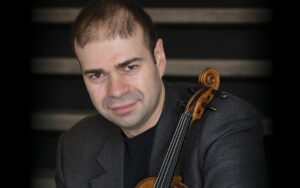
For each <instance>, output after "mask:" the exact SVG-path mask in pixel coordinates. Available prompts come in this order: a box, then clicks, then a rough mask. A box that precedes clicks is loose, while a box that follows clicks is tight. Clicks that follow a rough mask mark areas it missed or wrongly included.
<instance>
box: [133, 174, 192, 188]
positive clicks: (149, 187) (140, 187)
mask: <svg viewBox="0 0 300 188" xmlns="http://www.w3.org/2000/svg"><path fill="white" fill-rule="evenodd" d="M156 179H157V178H156V177H149V178H146V179H143V180H142V181H140V182H139V184H137V185H136V186H135V188H153V187H154V185H155V182H156ZM170 188H188V187H187V186H186V185H184V184H183V183H182V178H181V177H180V176H178V175H176V176H173V179H172V182H171V185H170Z"/></svg>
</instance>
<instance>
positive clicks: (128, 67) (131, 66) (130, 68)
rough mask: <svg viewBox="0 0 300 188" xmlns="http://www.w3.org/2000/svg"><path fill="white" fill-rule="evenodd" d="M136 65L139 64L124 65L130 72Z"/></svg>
mask: <svg viewBox="0 0 300 188" xmlns="http://www.w3.org/2000/svg"><path fill="white" fill-rule="evenodd" d="M136 67H137V65H128V66H126V67H124V70H125V71H126V72H130V71H132V70H133V69H135V68H136Z"/></svg>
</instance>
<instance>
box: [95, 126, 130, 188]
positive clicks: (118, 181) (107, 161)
mask: <svg viewBox="0 0 300 188" xmlns="http://www.w3.org/2000/svg"><path fill="white" fill-rule="evenodd" d="M124 148H125V147H124V143H123V140H122V136H121V130H120V129H119V128H118V129H117V130H114V134H111V135H110V136H108V137H107V139H106V140H105V143H104V146H103V147H102V149H101V150H100V152H99V154H98V157H97V162H98V164H99V165H100V166H101V167H102V169H103V170H104V173H102V174H100V175H99V176H98V177H96V178H94V179H92V180H91V181H90V184H91V187H92V188H99V186H100V187H123V164H124Z"/></svg>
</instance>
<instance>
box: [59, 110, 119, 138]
mask: <svg viewBox="0 0 300 188" xmlns="http://www.w3.org/2000/svg"><path fill="white" fill-rule="evenodd" d="M118 131H119V128H118V127H117V126H115V125H114V124H113V123H111V122H110V121H108V120H106V119H105V118H104V117H102V116H101V115H100V114H98V113H97V114H91V115H88V116H86V117H84V118H83V119H81V120H80V121H78V122H77V123H75V124H74V125H73V126H72V127H71V128H70V129H69V130H67V131H65V132H64V137H65V138H68V139H72V140H73V139H76V140H82V139H85V140H91V139H92V138H100V139H101V138H104V137H106V136H108V135H112V134H114V133H117V132H118Z"/></svg>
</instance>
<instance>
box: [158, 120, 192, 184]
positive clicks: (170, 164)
mask: <svg viewBox="0 0 300 188" xmlns="http://www.w3.org/2000/svg"><path fill="white" fill-rule="evenodd" d="M187 119H188V116H185V118H184V122H183V123H182V124H181V126H180V131H179V135H178V136H177V138H176V139H175V143H174V144H175V147H173V148H172V150H171V154H170V156H169V162H168V163H167V167H166V168H165V171H166V172H165V175H164V178H163V180H162V185H163V184H164V182H166V183H169V182H167V181H166V180H168V178H171V179H172V176H173V173H172V174H171V173H170V172H173V170H169V168H170V167H173V168H175V166H174V165H175V164H176V161H177V160H175V159H177V155H178V154H179V152H180V150H178V148H177V146H178V145H179V144H180V143H181V144H182V143H183V142H180V141H182V140H183V138H184V136H185V135H183V134H182V132H184V130H185V128H186V126H185V125H186V120H187ZM176 148H177V149H176ZM172 157H173V158H172ZM172 159H173V160H172ZM174 163H175V164H174ZM167 172H169V174H168V173H167ZM171 179H169V181H170V180H171Z"/></svg>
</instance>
